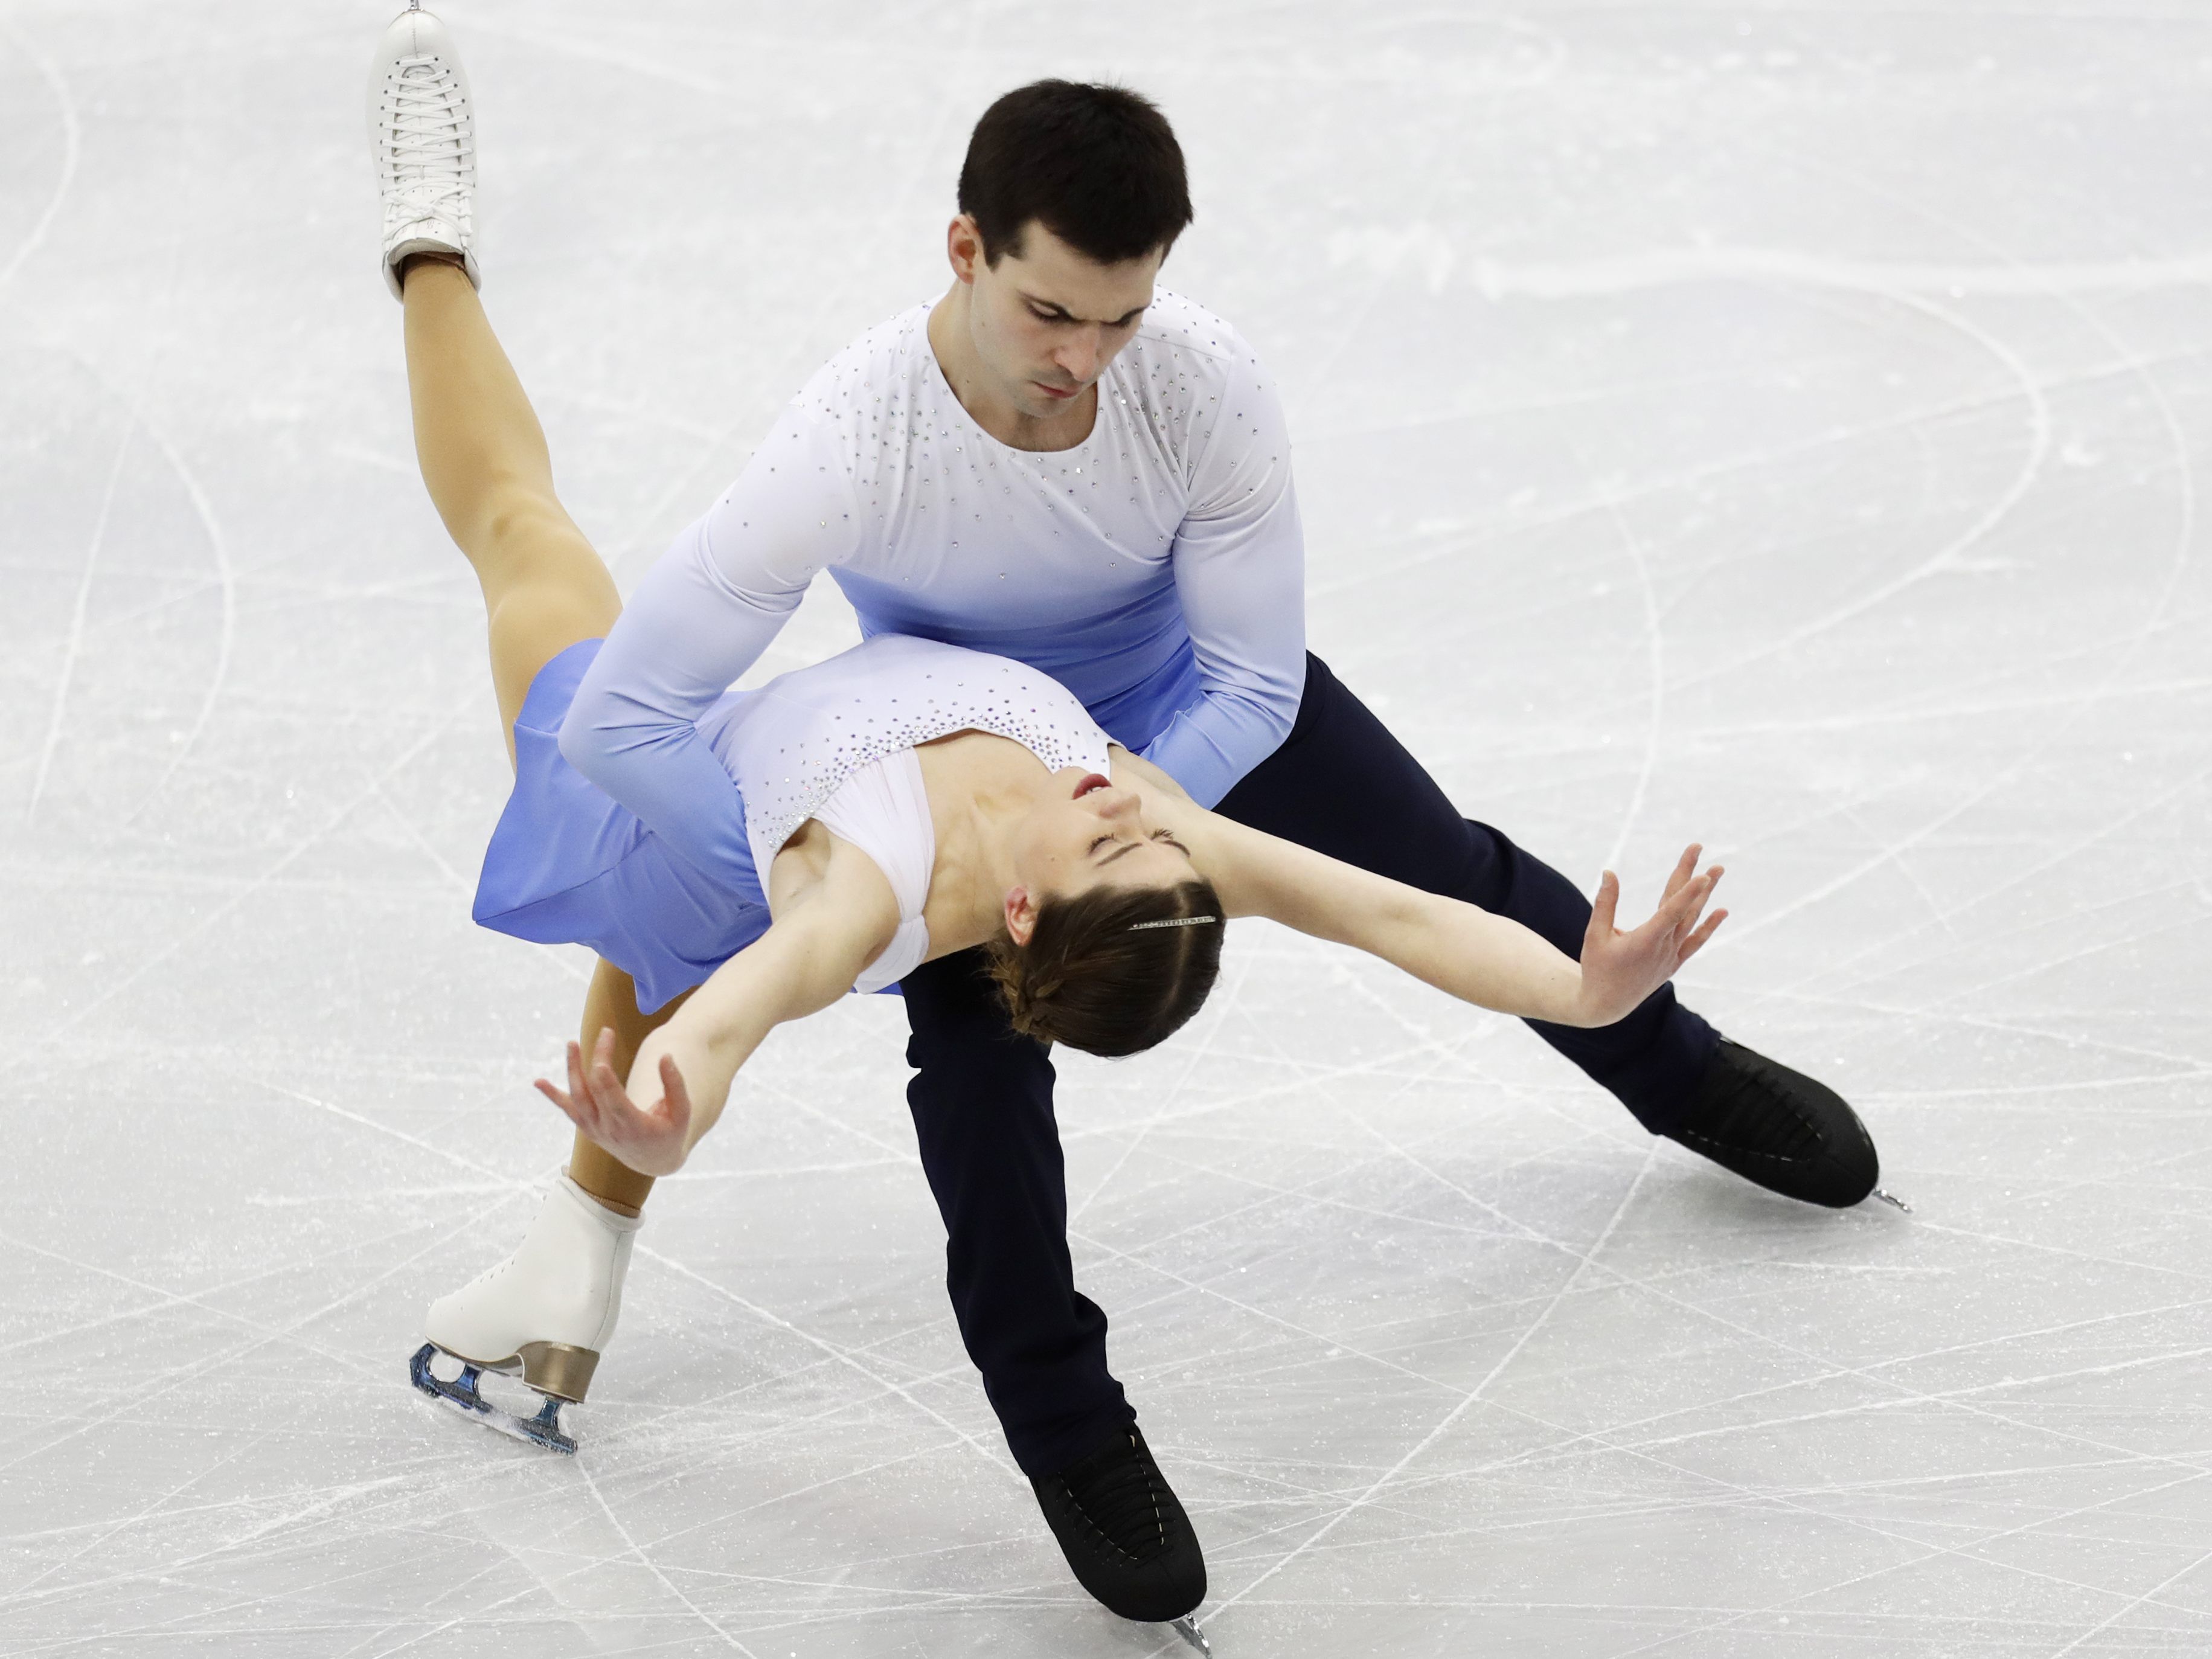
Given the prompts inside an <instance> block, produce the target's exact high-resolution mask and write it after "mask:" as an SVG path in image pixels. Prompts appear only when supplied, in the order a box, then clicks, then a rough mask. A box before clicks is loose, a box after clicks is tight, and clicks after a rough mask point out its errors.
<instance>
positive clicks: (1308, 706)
mask: <svg viewBox="0 0 2212 1659" xmlns="http://www.w3.org/2000/svg"><path fill="white" fill-rule="evenodd" d="M1217 810H1218V811H1220V812H1222V813H1223V814H1224V815H1225V816H1226V817H1232V818H1235V819H1236V820H1237V822H1238V823H1249V824H1250V825H1251V826H1252V827H1253V828H1254V829H1264V830H1265V831H1267V833H1268V834H1269V835H1271V836H1281V837H1282V838H1283V839H1284V840H1285V841H1292V842H1297V843H1298V844H1299V845H1300V846H1303V847H1310V848H1313V849H1314V850H1315V851H1316V852H1320V853H1326V854H1328V855H1329V856H1330V857H1331V858H1335V859H1341V860H1344V861H1345V862H1346V864H1355V865H1358V866H1359V867H1360V868H1362V869H1364V870H1372V871H1374V872H1376V873H1377V874H1378V875H1385V876H1389V877H1390V878H1392V879H1393V880H1396V881H1402V882H1404V883H1406V884H1407V885H1408V886H1412V887H1419V888H1421V889H1422V890H1425V891H1427V892H1431V893H1443V894H1445V895H1448V896H1450V897H1453V898H1456V899H1463V900H1465V901H1466V902H1468V903H1469V904H1474V905H1479V906H1480V907H1481V908H1483V909H1485V910H1488V911H1492V912H1493V913H1494V914H1496V915H1504V916H1510V917H1511V918H1512V919H1513V920H1514V921H1517V922H1520V923H1521V924H1522V926H1523V927H1528V928H1529V929H1530V930H1531V931H1533V932H1534V933H1539V934H1541V936H1542V937H1543V938H1545V939H1547V940H1549V941H1550V942H1551V943H1552V944H1553V945H1556V946H1558V947H1559V949H1560V950H1561V951H1565V952H1566V954H1567V955H1569V956H1571V957H1580V956H1581V955H1582V945H1583V931H1584V930H1585V929H1586V928H1587V927H1589V916H1590V906H1589V900H1588V899H1587V898H1585V897H1584V896H1583V894H1582V891H1581V890H1580V889H1578V888H1577V886H1576V885H1575V884H1573V883H1572V882H1571V881H1569V880H1568V879H1567V878H1565V876H1562V875H1561V874H1559V872H1558V871H1556V870H1554V869H1553V868H1552V867H1551V866H1548V865H1547V864H1545V863H1543V862H1542V861H1541V860H1538V859H1536V858H1534V857H1532V856H1531V855H1530V854H1528V853H1527V852H1526V851H1524V850H1523V849H1522V848H1518V847H1516V846H1515V845H1514V844H1513V843H1512V842H1510V841H1509V840H1507V839H1506V838H1505V837H1504V836H1502V835H1500V834H1499V833H1498V831H1497V830H1495V829H1492V828H1491V827H1490V826H1489V825H1488V824H1485V823H1474V822H1473V821H1471V820H1469V819H1467V818H1464V817H1461V816H1460V813H1459V811H1458V809H1457V808H1456V807H1455V806H1454V805H1452V804H1451V802H1450V801H1449V799H1447V798H1446V797H1445V795H1444V793H1443V790H1442V789H1440V788H1438V787H1437V785H1436V782H1435V781H1434V780H1432V779H1431V777H1430V776H1429V775H1428V774H1427V773H1426V772H1425V771H1424V770H1423V769H1422V768H1421V765H1420V763H1419V762H1418V761H1416V760H1415V759H1414V758H1413V757H1412V756H1411V755H1409V754H1407V752H1406V750H1405V749H1404V747H1403V746H1402V745H1401V744H1400V743H1399V742H1398V740H1397V739H1396V738H1394V737H1392V736H1391V735H1390V733H1389V731H1387V730H1386V729H1385V728H1384V726H1383V723H1382V721H1380V720H1376V718H1375V716H1374V715H1373V714H1370V712H1369V711H1368V709H1367V708H1366V706H1365V705H1364V704H1363V703H1362V702H1360V701H1359V699H1358V698H1357V697H1355V696H1352V693H1351V692H1350V691H1348V690H1346V689H1345V687H1344V685H1343V684H1342V683H1341V682H1340V681H1339V680H1338V679H1337V678H1336V677H1335V676H1334V674H1332V673H1330V672H1329V671H1328V665H1327V664H1325V663H1323V662H1322V660H1321V659H1319V658H1318V657H1308V658H1307V659H1306V689H1305V696H1304V700H1303V701H1302V702H1301V703H1300V704H1299V707H1298V717H1297V723H1296V724H1295V725H1294V726H1292V727H1291V734H1290V736H1289V737H1287V738H1285V739H1284V740H1283V744H1282V746H1281V747H1280V748H1279V749H1277V750H1275V752H1274V753H1273V754H1272V755H1270V756H1269V757H1267V759H1266V760H1264V761H1262V762H1261V763H1260V764H1259V765H1258V766H1256V767H1255V768H1254V769H1252V770H1251V771H1250V772H1249V773H1248V774H1247V775H1245V777H1244V779H1243V781H1242V782H1240V783H1238V784H1237V787H1235V788H1234V789H1232V790H1231V791H1230V792H1229V794H1228V796H1227V797H1226V798H1225V799H1224V800H1223V801H1222V802H1221V804H1220V806H1219V807H1218V809H1217ZM1528 1024H1529V1025H1530V1027H1531V1028H1532V1029H1533V1030H1534V1031H1535V1032H1536V1034H1537V1035H1538V1036H1541V1037H1542V1038H1543V1039H1544V1041H1545V1042H1548V1043H1550V1044H1551V1045H1552V1046H1553V1048H1556V1049H1558V1050H1559V1052H1560V1053H1561V1054H1565V1056H1566V1057H1567V1058H1568V1059H1570V1060H1573V1061H1574V1062H1575V1064H1576V1065H1577V1066H1581V1067H1582V1068H1583V1071H1585V1072H1587V1073H1589V1075H1590V1077H1591V1078H1592V1079H1595V1081H1596V1082H1597V1083H1599V1084H1601V1085H1603V1086H1604V1087H1605V1088H1607V1089H1608V1090H1610V1091H1612V1092H1613V1094H1614V1095H1615V1096H1617V1097H1619V1098H1620V1101H1621V1103H1623V1104H1624V1105H1626V1107H1627V1108H1628V1109H1629V1110H1630V1111H1631V1112H1632V1113H1634V1114H1635V1115H1636V1118H1637V1121H1638V1122H1640V1123H1642V1124H1643V1125H1644V1127H1645V1128H1647V1129H1650V1131H1652V1133H1655V1134H1657V1133H1665V1132H1666V1131H1668V1129H1671V1128H1673V1127H1675V1125H1676V1123H1677V1122H1678V1121H1680V1117H1681V1115H1682V1113H1683V1112H1684V1110H1685V1109H1686V1108H1687V1106H1688V1105H1689V1103H1690V1101H1691V1099H1692V1095H1693V1093H1694V1092H1695V1091H1696V1089H1697V1086H1698V1083H1699V1079H1700V1077H1701V1076H1702V1075H1703V1074H1704V1073H1705V1066H1706V1063H1707V1061H1708V1060H1711V1057H1712V1054H1713V1051H1714V1048H1715V1046H1716V1045H1717V1043H1718V1042H1719V1040H1720V1039H1719V1036H1718V1035H1717V1033H1716V1032H1715V1031H1714V1030H1713V1028H1712V1027H1711V1026H1710V1025H1708V1024H1706V1023H1705V1021H1704V1020H1702V1019H1700V1018H1698V1016H1697V1015H1695V1014H1693V1013H1692V1012H1690V1011H1689V1010H1688V1009H1686V1008H1685V1007H1683V1006H1681V1005H1680V1003H1679V1002H1678V1001H1676V1000H1675V997H1674V987H1673V986H1672V985H1665V986H1662V987H1660V988H1659V989H1658V990H1657V991H1656V992H1654V993H1653V994H1651V995H1650V997H1648V998H1646V999H1645V1000H1644V1003H1643V1005H1642V1006H1639V1007H1638V1009H1637V1010H1636V1011H1635V1012H1633V1013H1632V1014H1630V1015H1629V1016H1628V1017H1627V1018H1626V1019H1623V1020H1620V1021H1619V1022H1618V1023H1616V1024H1612V1025H1607V1026H1601V1027H1600V1028H1598V1029H1597V1030H1577V1029H1576V1028H1574V1027H1571V1026H1565V1025H1553V1024H1547V1023H1545V1022H1544V1021H1541V1020H1530V1021H1529V1022H1528Z"/></svg>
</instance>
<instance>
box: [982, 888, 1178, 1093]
mask: <svg viewBox="0 0 2212 1659" xmlns="http://www.w3.org/2000/svg"><path fill="white" fill-rule="evenodd" d="M1221 933H1222V925H1221V899H1220V896H1219V895H1218V894H1217V893H1216V892H1215V891H1214V890H1213V884H1212V882H1210V881H1205V880H1202V879H1200V878H1195V877H1194V878H1191V879H1190V880H1188V881H1182V882H1177V883H1176V884H1174V885H1172V886H1169V887H1114V886H1106V885H1100V886H1097V887H1092V888H1091V889H1089V890H1087V891H1085V892H1081V893H1077V894H1075V895H1073V896H1068V897H1058V896H1055V897H1050V898H1047V899H1045V900H1044V901H1043V902H1041V903H1040V904H1039V905H1038V906H1037V915H1036V927H1034V928H1032V929H1031V930H1030V940H1029V943H1028V944H1027V945H1016V944H1014V943H1013V941H1012V940H1011V939H999V940H997V941H995V942H994V944H993V945H991V947H990V951H991V977H992V978H993V979H994V980H995V981H998V986H999V994H1000V996H1001V997H1002V998H1004V999H1005V1000H1006V1012H1007V1015H1008V1017H1009V1018H1011V1019H1012V1022H1013V1026H1014V1029H1015V1030H1018V1031H1020V1032H1022V1033H1023V1034H1024V1035H1025V1036H1032V1037H1035V1038H1036V1039H1037V1041H1039V1042H1065V1043H1066V1044H1067V1046H1068V1047H1069V1048H1080V1049H1082V1050H1083V1051H1084V1052H1085V1054H1104V1055H1108V1056H1109V1057H1118V1056H1120V1055H1122V1054H1139V1053H1142V1052H1143V1051H1144V1050H1145V1049H1146V1048H1151V1047H1152V1045H1153V1044H1154V1043H1156V1042H1161V1041H1163V1040H1164V1039H1165V1038H1166V1037H1168V1036H1170V1035H1172V1034H1173V1033H1174V1032H1175V1031H1176V1030H1177V1029H1178V1028H1179V1027H1181V1026H1182V1024H1183V1022H1184V1021H1185V1020H1187V1019H1188V1018H1190V1017H1191V1016H1192V1015H1193V1014H1194V1013H1196V1012H1198V1011H1199V1008H1200V1006H1201V1005H1202V1004H1203V1003H1204V1002H1205V1001H1206V994H1207V993H1208V992H1210V991H1211V990H1212V989H1213V981H1214V978H1215V976H1216V975H1218V973H1219V972H1220V971H1221Z"/></svg>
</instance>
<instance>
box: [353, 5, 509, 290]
mask: <svg viewBox="0 0 2212 1659" xmlns="http://www.w3.org/2000/svg"><path fill="white" fill-rule="evenodd" d="M368 142H369V147H370V149H371V150H372V151H373V152H374V160H375V162H376V181H377V185H378V188H379V189H380V190H381V191H383V193H384V280H385V283H386V285H387V286H388V287H390V289H392V297H393V298H394V299H398V297H399V265H400V262H401V261H402V260H404V259H405V258H408V257H409V256H410V255H411V254H416V253H455V254H459V256H460V259H461V268H462V269H463V270H465V271H467V272H468V275H469V281H470V282H471V283H474V284H475V285H476V286H477V287H478V288H482V287H483V274H482V273H481V272H479V271H478V270H477V254H476V244H477V218H476V190H477V124H476V109H475V106H474V105H473V104H472V103H471V101H470V99H469V77H468V76H467V74H466V73H465V72H464V71H463V70H462V68H461V60H460V58H459V57H458V56H456V55H455V53H454V52H453V40H452V37H450V36H449V35H447V33H446V26H445V25H444V24H442V23H441V22H440V21H438V20H437V19H436V18H435V17H434V16H432V15H430V14H429V13H428V12H427V11H422V10H420V9H417V8H416V7H415V6H411V5H410V7H409V8H408V9H406V10H405V11H403V12H401V13H400V14H399V15H398V16H397V17H395V18H394V19H392V27H390V28H388V29H386V30H385V32H384V39H383V40H380V42H378V43H377V48H376V61H375V63H374V64H371V65H370V67H369V72H368Z"/></svg>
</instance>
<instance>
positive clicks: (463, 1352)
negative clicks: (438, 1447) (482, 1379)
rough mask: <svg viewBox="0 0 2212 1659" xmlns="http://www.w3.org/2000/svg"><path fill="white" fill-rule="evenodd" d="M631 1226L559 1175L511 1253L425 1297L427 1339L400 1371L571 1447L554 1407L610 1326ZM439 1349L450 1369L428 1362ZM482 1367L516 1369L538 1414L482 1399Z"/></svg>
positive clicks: (517, 1428) (476, 1411) (588, 1373)
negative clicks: (453, 1363) (453, 1368)
mask: <svg viewBox="0 0 2212 1659" xmlns="http://www.w3.org/2000/svg"><path fill="white" fill-rule="evenodd" d="M638 1226H639V1221H638V1218H635V1217H633V1216H623V1215H617V1214H616V1213H615V1212H613V1211H611V1210H610V1209H608V1208H607V1207H606V1206H605V1205H602V1204H600V1203H599V1202H598V1201H597V1200H594V1199H593V1198H592V1196H591V1194H588V1193H586V1191H585V1190H584V1189H583V1188H581V1187H579V1186H578V1185H577V1184H576V1183H575V1182H573V1181H571V1180H569V1179H568V1176H565V1175H564V1176H562V1177H561V1178H560V1179H559V1180H558V1181H556V1182H554V1183H553V1189H552V1191H550V1193H548V1194H546V1196H545V1201H544V1203H543V1204H541V1205H540V1206H538V1214H537V1215H536V1217H535V1218H532V1221H531V1224H530V1230H529V1231H527V1232H526V1233H524V1234H523V1236H522V1243H520V1245H518V1246H516V1248H515V1252H514V1254H513V1255H511V1256H509V1257H507V1260H506V1261H502V1262H501V1263H500V1264H499V1265H498V1266H497V1267H494V1268H492V1269H491V1270H490V1271H489V1273H483V1274H480V1275H479V1276H478V1277H477V1278H475V1279H471V1280H470V1281H469V1282H468V1283H467V1284H465V1285H462V1286H461V1288H460V1289H459V1290H458V1291H454V1292H453V1294H452V1295H451V1296H441V1297H439V1298H438V1299H437V1300H436V1301H435V1302H433V1303H432V1304H430V1311H429V1313H428V1316H425V1318H424V1319H423V1321H422V1334H423V1335H424V1336H426V1337H428V1339H429V1340H428V1341H427V1342H425V1343H424V1344H423V1345H422V1348H421V1349H420V1350H419V1351H418V1352H416V1355H415V1358H414V1359H413V1360H412V1361H411V1362H410V1364H409V1366H408V1376H409V1377H410V1379H411V1380H412V1381H413V1383H414V1384H415V1386H416V1388H418V1389H422V1392H423V1393H425V1394H428V1395H436V1396H437V1397H438V1398H439V1399H441V1400H442V1401H445V1402H446V1403H447V1404H448V1405H450V1406H454V1407H459V1409H460V1410H462V1411H464V1412H466V1413H469V1414H470V1415H471V1417H475V1418H477V1419H481V1420H483V1422H484V1423H485V1424H487V1425H489V1426H490V1427H492V1428H495V1429H499V1430H501V1431H503V1432H506V1433H508V1434H513V1435H519V1436H520V1437H522V1438H523V1439H525V1440H533V1441H536V1442H537V1443H538V1444H539V1445H541V1446H550V1447H551V1448H552V1449H554V1450H556V1451H565V1452H573V1451H574V1450H575V1449H576V1442H575V1439H574V1437H573V1436H571V1435H569V1434H568V1433H567V1432H566V1431H563V1430H562V1426H561V1422H560V1413H561V1407H562V1402H563V1401H576V1400H581V1399H582V1398H583V1397H584V1395H585V1394H586V1392H587V1391H588V1390H589V1389H590V1388H591V1386H592V1372H593V1371H594V1370H597V1369H598V1368H599V1354H600V1352H601V1351H602V1350H603V1349H604V1348H605V1346H606V1344H607V1340H608V1339H609V1338H610V1337H611V1336H612V1335H613V1334H614V1331H615V1318H616V1316H617V1315H618V1314H619V1313H620V1312H621V1311H622V1288H623V1276H624V1275H625V1274H626V1273H628V1272H629V1252H630V1245H631V1243H633V1242H634V1241H635V1238H636V1237H637V1230H638ZM439 1353H446V1354H449V1355H451V1356H452V1357H453V1358H455V1359H458V1360H459V1361H460V1362H461V1374H460V1376H459V1378H457V1379H449V1378H446V1377H441V1376H438V1375H437V1374H436V1373H435V1371H433V1370H431V1368H430V1367H431V1361H432V1358H434V1356H435V1355H437V1354H439ZM484 1371H501V1372H505V1373H507V1374H509V1375H512V1374H513V1373H514V1372H517V1371H520V1373H521V1375H522V1380H523V1381H524V1382H525V1383H528V1384H529V1385H530V1387H531V1388H532V1389H535V1390H536V1391H537V1392H538V1395H540V1396H542V1398H543V1401H544V1404H543V1405H542V1406H541V1407H540V1408H539V1410H538V1415H537V1416H535V1417H532V1418H520V1417H517V1416H515V1415H514V1414H513V1413H511V1412H507V1411H502V1410H501V1409H500V1407H497V1406H495V1405H494V1404H493V1403H492V1402H491V1401H489V1400H486V1399H485V1398H484V1397H483V1395H482V1394H481V1393H479V1392H478V1391H477V1377H478V1376H479V1375H480V1374H481V1373H483V1372H484Z"/></svg>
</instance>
